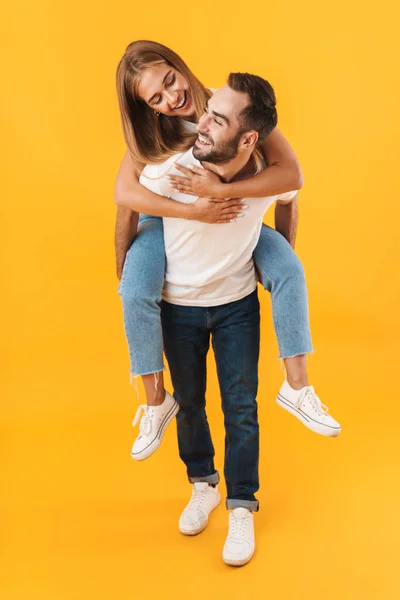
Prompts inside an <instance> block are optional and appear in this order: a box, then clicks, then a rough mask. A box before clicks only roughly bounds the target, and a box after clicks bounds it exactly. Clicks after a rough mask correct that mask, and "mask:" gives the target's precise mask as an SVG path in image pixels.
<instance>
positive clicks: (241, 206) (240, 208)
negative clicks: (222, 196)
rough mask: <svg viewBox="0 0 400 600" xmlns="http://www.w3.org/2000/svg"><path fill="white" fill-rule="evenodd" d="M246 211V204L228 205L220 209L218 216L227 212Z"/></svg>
mask: <svg viewBox="0 0 400 600" xmlns="http://www.w3.org/2000/svg"><path fill="white" fill-rule="evenodd" d="M247 209H248V206H247V204H228V205H227V206H224V208H221V209H220V214H224V213H227V212H231V211H232V210H233V211H238V212H239V211H245V210H247Z"/></svg>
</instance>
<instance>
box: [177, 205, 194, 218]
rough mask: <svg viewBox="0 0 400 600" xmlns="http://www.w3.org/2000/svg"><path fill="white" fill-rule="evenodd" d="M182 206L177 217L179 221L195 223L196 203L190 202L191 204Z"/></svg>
mask: <svg viewBox="0 0 400 600" xmlns="http://www.w3.org/2000/svg"><path fill="white" fill-rule="evenodd" d="M181 204H182V209H181V214H180V215H179V217H180V218H181V219H186V220H187V221H196V220H197V218H198V215H197V210H196V202H192V203H191V204H184V203H183V202H182V203H181Z"/></svg>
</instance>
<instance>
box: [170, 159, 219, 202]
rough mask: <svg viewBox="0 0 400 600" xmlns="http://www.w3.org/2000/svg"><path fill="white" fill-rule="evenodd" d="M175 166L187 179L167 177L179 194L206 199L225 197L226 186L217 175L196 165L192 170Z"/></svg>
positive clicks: (174, 176) (176, 176)
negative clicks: (224, 189)
mask: <svg viewBox="0 0 400 600" xmlns="http://www.w3.org/2000/svg"><path fill="white" fill-rule="evenodd" d="M174 166H175V169H178V171H180V172H181V173H183V174H184V175H185V177H180V176H179V175H167V177H169V180H170V182H171V186H172V187H173V188H175V189H176V190H178V191H179V192H182V193H183V194H191V195H192V196H199V197H205V198H221V197H223V188H224V184H223V183H222V181H221V180H220V178H219V177H218V175H216V174H215V173H212V172H211V171H208V170H207V169H201V168H200V167H195V166H194V165H193V166H192V167H191V168H190V169H187V168H186V167H182V165H178V164H175V165H174Z"/></svg>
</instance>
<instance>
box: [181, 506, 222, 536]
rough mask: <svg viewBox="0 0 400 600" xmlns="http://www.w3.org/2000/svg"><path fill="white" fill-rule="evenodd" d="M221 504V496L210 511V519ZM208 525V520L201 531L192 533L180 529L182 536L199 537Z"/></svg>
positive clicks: (197, 530)
mask: <svg viewBox="0 0 400 600" xmlns="http://www.w3.org/2000/svg"><path fill="white" fill-rule="evenodd" d="M220 504H221V496H219V498H218V503H217V504H216V505H215V506H213V507H212V509H211V510H210V512H209V514H208V517H209V516H210V515H211V513H212V511H213V510H215V509H216V508H217V506H219V505H220ZM207 525H208V518H207V521H206V522H205V525H203V527H201V529H196V531H191V530H189V529H181V528H180V527H179V531H180V532H181V534H182V535H189V536H193V535H199V533H201V532H202V531H204V530H205V528H206V527H207Z"/></svg>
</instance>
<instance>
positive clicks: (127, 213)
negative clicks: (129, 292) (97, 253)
mask: <svg viewBox="0 0 400 600" xmlns="http://www.w3.org/2000/svg"><path fill="white" fill-rule="evenodd" d="M138 221H139V214H138V213H136V212H134V211H132V210H131V209H130V208H124V207H122V206H118V208H117V219H116V223H115V238H114V239H115V258H116V263H117V277H118V279H121V275H122V269H123V267H124V262H125V257H126V253H127V252H128V250H129V248H130V247H131V244H132V242H133V240H134V239H135V236H136V231H137V226H138Z"/></svg>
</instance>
